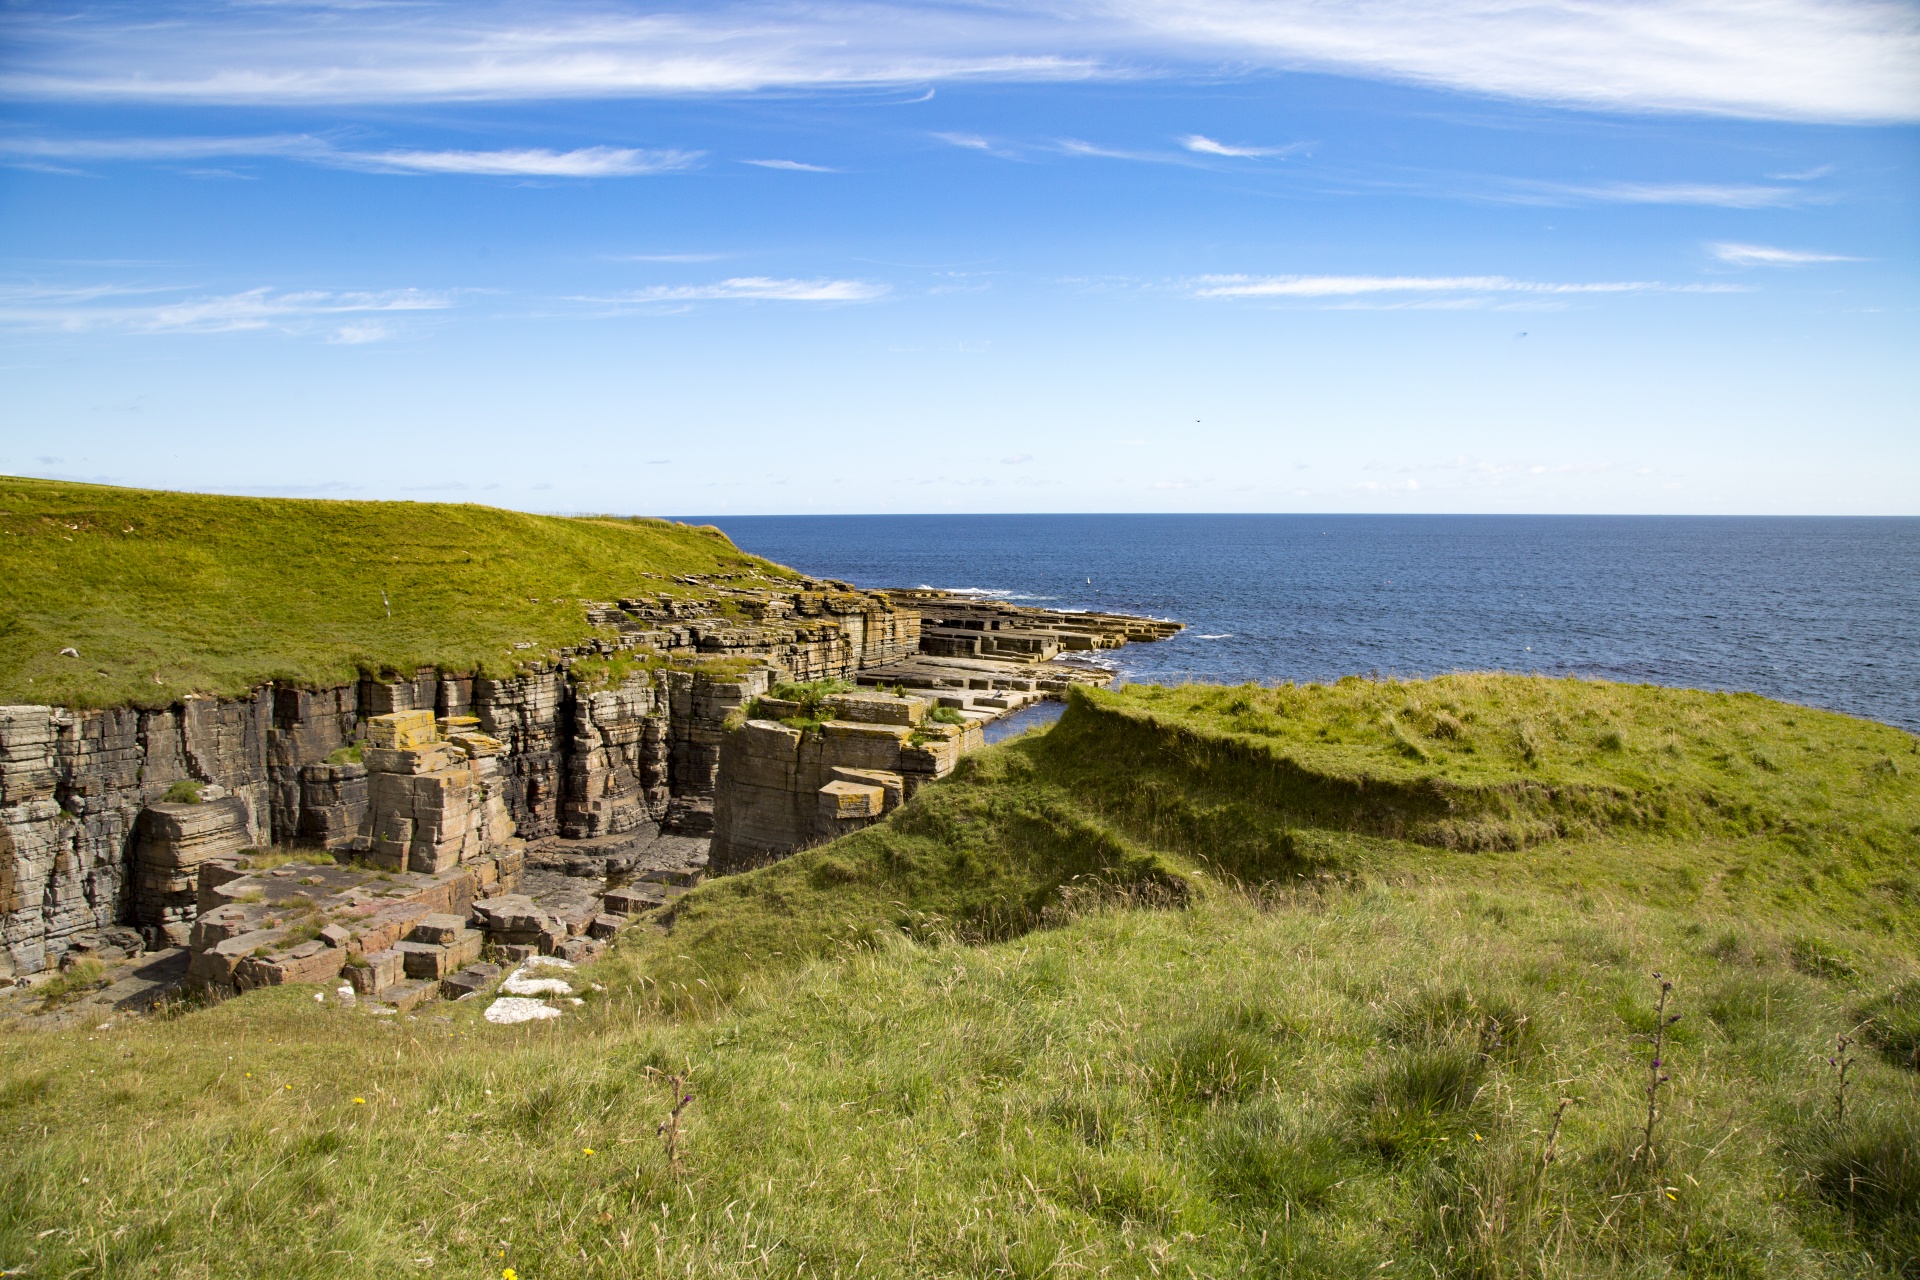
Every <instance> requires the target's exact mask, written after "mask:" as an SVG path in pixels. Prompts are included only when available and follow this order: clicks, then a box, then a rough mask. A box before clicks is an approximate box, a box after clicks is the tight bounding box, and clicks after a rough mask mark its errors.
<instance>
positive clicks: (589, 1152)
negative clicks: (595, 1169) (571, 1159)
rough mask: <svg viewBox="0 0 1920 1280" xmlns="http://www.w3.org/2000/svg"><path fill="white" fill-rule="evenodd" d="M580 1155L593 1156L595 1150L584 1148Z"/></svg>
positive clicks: (581, 1149)
mask: <svg viewBox="0 0 1920 1280" xmlns="http://www.w3.org/2000/svg"><path fill="white" fill-rule="evenodd" d="M580 1154H581V1155H583V1156H590V1155H592V1154H593V1148H592V1147H582V1148H580Z"/></svg>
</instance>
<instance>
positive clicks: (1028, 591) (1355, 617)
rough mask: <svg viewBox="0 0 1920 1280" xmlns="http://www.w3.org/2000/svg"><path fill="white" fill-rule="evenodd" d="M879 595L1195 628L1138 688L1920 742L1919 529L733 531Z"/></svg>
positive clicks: (1250, 525)
mask: <svg viewBox="0 0 1920 1280" xmlns="http://www.w3.org/2000/svg"><path fill="white" fill-rule="evenodd" d="M699 519H700V520H701V521H702V522H703V523H705V522H711V523H714V524H718V525H719V526H720V527H721V528H723V529H725V530H726V531H727V533H728V534H729V535H730V536H731V537H732V538H733V540H734V541H735V542H736V543H737V544H739V545H740V546H741V547H743V548H745V549H747V550H750V551H754V552H757V553H759V554H761V555H764V556H768V557H770V558H771V559H774V560H777V561H779V562H781V563H782V564H788V565H792V566H793V567H795V568H797V569H800V570H802V571H803V572H806V573H811V574H815V575H818V576H821V577H830V578H839V579H842V580H844V581H848V582H852V583H854V584H856V585H858V586H862V587H879V586H909V587H911V586H923V585H924V586H934V587H944V588H949V589H952V588H970V589H976V590H983V591H991V592H994V593H996V594H1000V595H1003V596H1004V597H1005V598H1006V599H1009V600H1013V601H1016V602H1018V603H1022V604H1031V605H1038V606H1041V607H1044V608H1055V609H1066V608H1092V609H1114V610H1119V611H1122V612H1129V613H1145V614H1152V615H1155V616H1157V617H1167V618H1177V619H1179V620H1180V621H1182V622H1185V623H1186V624H1187V630H1186V631H1185V632H1184V633H1182V634H1181V635H1180V636H1179V637H1178V638H1176V639H1173V640H1169V641H1165V642H1162V643H1159V644H1148V645H1131V646H1128V647H1127V648H1125V649H1122V650H1120V651H1118V652H1117V653H1116V654H1114V655H1112V656H1113V657H1114V658H1115V659H1116V661H1117V666H1118V669H1119V671H1120V673H1121V674H1123V675H1124V676H1126V678H1128V679H1130V680H1142V681H1146V680H1152V681H1172V682H1178V681H1182V680H1195V681H1208V682H1214V681H1218V682H1228V683H1239V682H1242V681H1248V680H1252V681H1259V682H1263V683H1272V682H1274V681H1279V680H1296V681H1307V680H1330V679H1335V678H1338V677H1339V676H1342V675H1348V674H1354V673H1360V674H1369V673H1378V674H1382V675H1387V674H1392V675H1403V676H1407V675H1435V674H1440V673H1443V672H1448V671H1455V670H1469V669H1470V670H1490V669H1498V670H1506V671H1539V672H1544V673H1550V674H1556V675H1558V674H1566V673H1570V672H1571V673H1578V674H1580V675H1584V676H1595V677H1600V678H1604V679H1608V680H1626V681H1644V682H1649V683H1654V684H1667V685H1684V686H1691V687H1696V688H1709V689H1746V690H1753V691H1756V692H1759V693H1763V694H1766V695H1768V696H1769V697H1775V698H1782V699H1786V700H1788V701H1792V702H1800V703H1806V704H1809V705H1813V706H1819V707H1829V708H1832V709H1834V710H1838V711H1845V712H1849V713H1851V714H1854V715H1859V716H1866V717H1869V718H1872V719H1876V720H1882V721H1886V722H1888V723H1891V724H1897V725H1900V726H1902V727H1904V728H1907V729H1912V730H1920V519H1824V518H1761V517H1755V518H1747V517H1636V516H1617V517H1610V516H1594V517H1586V516H1353V515H1349V516H1292V515H1136V516H1113V515H1009V516H994V515H971V516H727V517H699Z"/></svg>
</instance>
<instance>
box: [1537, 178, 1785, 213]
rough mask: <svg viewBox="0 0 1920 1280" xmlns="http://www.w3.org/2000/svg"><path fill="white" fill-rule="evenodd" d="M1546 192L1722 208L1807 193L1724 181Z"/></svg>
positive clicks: (1544, 187) (1545, 187)
mask: <svg viewBox="0 0 1920 1280" xmlns="http://www.w3.org/2000/svg"><path fill="white" fill-rule="evenodd" d="M1537 189H1538V190H1539V191H1541V192H1542V193H1544V194H1548V195H1557V196H1561V197H1568V198H1571V199H1575V200H1594V201H1599V202H1602V203H1608V204H1681V205H1688V204H1692V205H1711V206H1715V207H1718V208H1722V209H1766V208H1771V207H1774V206H1777V205H1786V204H1798V203H1800V202H1801V201H1804V200H1806V199H1807V198H1808V197H1807V193H1806V192H1805V191H1804V190H1802V189H1800V188H1796V187H1766V186H1760V185H1758V184H1756V183H1737V182H1735V183H1721V182H1600V183H1594V184H1591V185H1587V186H1577V185H1561V184H1550V183H1541V184H1539V185H1538V187H1537Z"/></svg>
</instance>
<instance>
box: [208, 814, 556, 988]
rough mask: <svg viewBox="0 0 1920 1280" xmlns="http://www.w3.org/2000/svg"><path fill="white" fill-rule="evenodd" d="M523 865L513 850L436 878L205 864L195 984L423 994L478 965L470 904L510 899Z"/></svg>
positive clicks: (480, 939) (478, 938) (479, 939)
mask: <svg viewBox="0 0 1920 1280" xmlns="http://www.w3.org/2000/svg"><path fill="white" fill-rule="evenodd" d="M522 864H523V858H522V855H521V853H520V851H519V850H518V849H516V848H502V849H498V850H496V851H494V852H492V853H488V854H485V855H482V856H480V857H477V858H474V859H472V860H470V861H468V862H464V863H462V864H461V865H459V866H457V867H454V868H452V869H449V870H444V871H441V872H438V873H435V874H425V873H418V872H402V873H400V874H398V875H393V874H385V875H383V874H380V873H376V872H374V871H371V870H369V869H367V868H365V867H358V866H344V865H302V864H291V865H288V866H282V867H276V868H274V869H272V870H269V871H258V872H246V873H242V874H235V873H233V871H232V870H231V869H230V868H228V869H222V868H221V867H220V866H219V864H218V863H217V862H213V861H209V862H206V863H203V864H202V865H201V872H200V912H199V916H198V918H197V919H196V920H195V922H194V924H193V927H192V930H191V932H190V936H189V939H188V945H189V946H190V947H191V948H192V956H191V958H190V960H189V967H188V976H189V977H190V978H191V979H192V980H193V981H195V982H197V983H201V984H204V985H206V986H209V987H211V988H213V989H215V990H217V991H222V992H233V991H245V990H248V989H250V988H253V987H262V986H278V985H280V984H282V983H287V982H330V981H333V980H334V979H336V978H339V979H343V980H344V981H346V982H348V983H350V984H351V985H352V986H353V987H354V989H355V990H356V991H358V992H360V993H361V994H363V995H368V996H373V997H376V998H379V999H383V1000H389V1001H390V1002H393V1001H398V1002H400V1003H405V1002H407V1001H408V1000H410V999H413V998H416V997H417V998H425V996H426V995H431V994H434V993H435V992H436V991H438V989H439V984H440V983H441V982H442V981H443V980H445V979H446V978H448V977H449V976H451V975H454V974H456V973H458V972H460V971H462V970H463V969H465V968H467V967H470V966H471V965H472V964H473V963H474V962H475V961H477V960H478V959H479V956H480V951H481V949H482V947H483V946H484V944H485V936H484V934H483V933H482V932H481V931H480V930H479V929H477V928H475V927H473V926H472V924H471V923H470V922H469V915H470V913H471V911H472V908H473V905H474V903H475V902H476V901H478V900H480V899H483V898H487V897H493V896H498V895H500V894H502V893H511V892H512V891H513V890H514V889H515V888H516V887H518V884H519V878H520V873H521V869H522ZM396 993H397V994H396Z"/></svg>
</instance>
